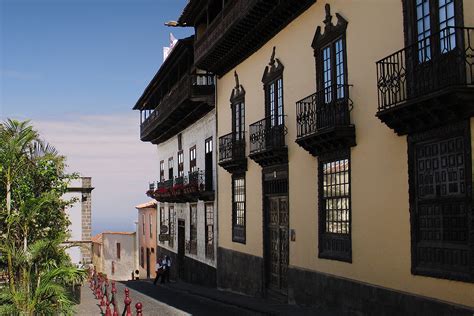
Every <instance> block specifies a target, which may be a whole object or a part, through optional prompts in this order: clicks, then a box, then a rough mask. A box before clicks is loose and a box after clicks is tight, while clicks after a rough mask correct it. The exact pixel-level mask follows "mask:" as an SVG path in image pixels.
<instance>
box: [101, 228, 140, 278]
mask: <svg viewBox="0 0 474 316" xmlns="http://www.w3.org/2000/svg"><path fill="white" fill-rule="evenodd" d="M136 256H137V250H136V234H135V233H134V232H103V233H101V234H98V235H96V236H94V237H93V238H92V263H93V264H94V266H95V267H96V270H97V272H102V273H104V274H106V275H107V277H108V278H109V279H111V280H117V281H125V280H130V279H131V278H132V273H133V272H134V271H135V270H136V269H137V266H136V264H135V262H136Z"/></svg>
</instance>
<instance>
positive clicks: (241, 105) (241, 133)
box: [232, 99, 245, 141]
mask: <svg viewBox="0 0 474 316" xmlns="http://www.w3.org/2000/svg"><path fill="white" fill-rule="evenodd" d="M232 117H233V120H232V128H233V132H234V134H235V140H236V141H239V140H243V139H244V137H245V102H244V100H243V99H242V100H241V101H238V102H236V103H233V104H232Z"/></svg>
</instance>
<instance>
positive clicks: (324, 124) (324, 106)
mask: <svg viewBox="0 0 474 316" xmlns="http://www.w3.org/2000/svg"><path fill="white" fill-rule="evenodd" d="M350 86H351V85H333V86H330V87H327V88H325V89H323V90H320V91H318V92H316V93H313V94H312V95H310V96H308V97H306V98H304V99H302V100H300V101H298V102H296V123H297V137H304V136H307V135H311V134H313V133H316V132H317V131H319V130H323V129H326V128H331V127H336V126H347V125H349V124H350V111H351V110H352V100H351V99H350V97H349V87H350Z"/></svg>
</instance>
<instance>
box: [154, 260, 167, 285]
mask: <svg viewBox="0 0 474 316" xmlns="http://www.w3.org/2000/svg"><path fill="white" fill-rule="evenodd" d="M161 262H162V261H161V260H160V259H158V261H157V262H156V265H155V271H156V277H155V280H154V281H153V285H156V282H158V279H159V278H160V277H161V283H163V278H164V275H163V266H162V264H161Z"/></svg>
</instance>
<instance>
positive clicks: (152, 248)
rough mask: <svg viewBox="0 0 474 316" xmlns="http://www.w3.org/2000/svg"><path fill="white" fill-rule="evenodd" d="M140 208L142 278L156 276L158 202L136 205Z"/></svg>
mask: <svg viewBox="0 0 474 316" xmlns="http://www.w3.org/2000/svg"><path fill="white" fill-rule="evenodd" d="M136 209H137V210H138V225H137V226H138V227H137V239H138V247H139V248H138V249H137V256H138V262H139V268H138V270H139V272H140V275H139V276H140V278H141V279H145V278H146V279H149V278H150V277H154V276H155V263H156V202H155V201H150V202H147V203H144V204H140V205H137V206H136Z"/></svg>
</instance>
